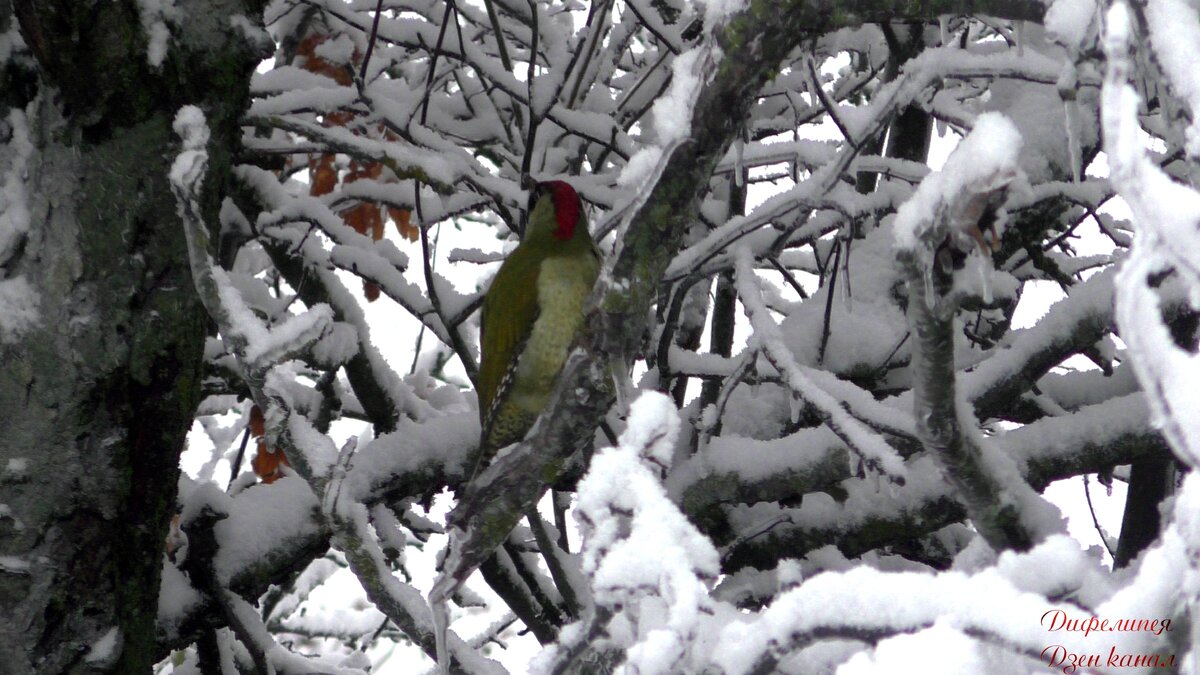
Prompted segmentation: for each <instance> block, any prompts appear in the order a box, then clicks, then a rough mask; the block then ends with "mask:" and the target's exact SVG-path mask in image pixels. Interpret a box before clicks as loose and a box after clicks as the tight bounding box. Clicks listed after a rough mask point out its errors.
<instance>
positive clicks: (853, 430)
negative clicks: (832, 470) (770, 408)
mask: <svg viewBox="0 0 1200 675" xmlns="http://www.w3.org/2000/svg"><path fill="white" fill-rule="evenodd" d="M734 255H735V259H736V276H735V279H736V281H737V287H738V296H739V297H740V299H741V301H742V306H743V307H744V308H745V309H746V314H747V317H748V318H749V319H750V324H751V327H752V329H753V330H754V332H753V334H752V335H751V338H750V346H751V348H754V347H758V348H761V349H762V350H763V352H764V355H766V356H767V358H768V359H769V360H771V361H772V363H773V365H775V367H776V368H777V369H778V370H779V371H780V375H781V376H782V377H783V379H784V381H785V382H786V383H787V384H788V386H789V387H791V388H792V390H793V392H794V394H795V396H796V397H798V398H800V399H801V400H803V401H804V402H805V403H808V404H810V405H812V406H814V407H815V408H816V409H817V410H818V411H819V412H820V415H821V416H822V419H823V420H824V421H825V423H826V424H827V425H829V427H830V429H832V430H833V431H834V433H836V434H838V436H839V437H840V438H842V439H843V440H845V441H846V443H847V444H848V445H849V446H850V447H851V449H853V450H854V452H856V453H858V454H859V455H860V456H862V457H863V459H865V460H866V461H868V462H870V463H872V464H873V465H875V467H876V468H878V469H879V470H881V471H883V472H884V473H886V474H888V475H889V476H892V477H894V478H903V477H904V476H905V474H906V471H905V468H904V463H903V461H902V460H901V459H900V456H899V455H897V454H896V451H895V450H894V449H893V448H892V447H891V446H890V445H888V443H887V441H885V440H884V439H883V438H882V437H881V436H879V435H878V434H877V433H875V432H874V431H872V430H871V429H870V428H868V427H867V426H866V425H864V424H863V423H862V422H860V421H859V420H858V419H856V418H854V417H853V416H851V415H850V414H849V413H848V412H847V411H846V409H845V408H843V407H842V406H841V405H840V402H839V401H838V400H837V399H836V398H835V397H834V396H833V395H831V394H830V393H829V391H828V390H827V389H826V388H824V387H822V386H821V384H820V383H818V382H816V381H815V380H814V376H817V377H819V376H818V375H817V373H816V372H815V371H813V370H812V369H808V368H804V367H802V366H800V365H799V364H798V363H796V362H795V360H794V359H793V358H792V357H791V352H789V351H788V349H787V347H786V346H785V345H784V342H783V336H782V334H781V333H780V330H779V326H778V325H777V324H776V323H775V320H774V319H772V318H771V317H770V314H769V311H768V310H767V308H766V306H765V305H763V303H762V298H761V294H760V292H759V291H758V289H757V288H756V287H755V284H756V283H757V282H756V281H755V280H754V279H755V278H754V272H753V269H752V266H751V263H752V260H751V255H750V252H749V250H748V249H747V248H746V247H744V246H739V247H737V249H736V250H735V253H734ZM823 375H827V374H823ZM820 379H834V378H832V377H829V378H820Z"/></svg>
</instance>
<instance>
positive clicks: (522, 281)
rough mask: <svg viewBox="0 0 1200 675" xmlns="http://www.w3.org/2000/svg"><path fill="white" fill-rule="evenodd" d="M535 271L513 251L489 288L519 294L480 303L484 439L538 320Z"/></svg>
mask: <svg viewBox="0 0 1200 675" xmlns="http://www.w3.org/2000/svg"><path fill="white" fill-rule="evenodd" d="M538 270H539V266H538V264H537V260H536V258H534V257H533V256H527V255H523V251H522V250H521V249H517V250H515V251H513V253H512V254H511V255H510V256H509V257H508V258H507V259H506V260H505V261H504V263H503V264H502V265H501V266H500V270H499V271H498V272H496V278H495V279H494V280H493V281H492V288H510V289H519V292H516V293H506V294H504V295H503V296H497V295H496V294H495V293H489V294H488V295H487V296H486V297H485V298H484V301H483V310H482V314H481V317H480V328H479V343H480V347H481V350H482V354H481V357H480V364H479V382H478V393H479V415H480V420H481V421H482V423H483V434H484V436H485V437H486V436H487V432H488V428H489V426H490V423H491V418H492V413H494V411H495V408H496V405H497V404H498V403H499V402H500V401H501V400H503V398H504V390H505V388H506V386H507V384H508V382H510V381H511V379H512V377H513V375H514V371H515V367H516V363H517V357H518V356H519V355H520V353H521V350H522V349H523V348H524V345H525V342H526V341H527V340H528V339H529V333H530V331H531V330H532V329H533V323H534V321H536V320H537V316H538V304H537V278H538Z"/></svg>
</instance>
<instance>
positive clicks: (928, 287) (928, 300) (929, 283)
mask: <svg viewBox="0 0 1200 675" xmlns="http://www.w3.org/2000/svg"><path fill="white" fill-rule="evenodd" d="M936 264H937V263H936V262H935V261H934V260H930V261H929V264H928V265H925V270H924V272H925V306H926V307H928V308H929V311H931V312H937V304H938V302H937V290H936V289H934V287H933V266H934V265H936Z"/></svg>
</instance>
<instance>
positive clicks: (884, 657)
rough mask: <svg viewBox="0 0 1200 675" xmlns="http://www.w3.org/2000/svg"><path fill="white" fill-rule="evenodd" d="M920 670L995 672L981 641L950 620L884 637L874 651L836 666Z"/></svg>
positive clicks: (863, 673)
mask: <svg viewBox="0 0 1200 675" xmlns="http://www.w3.org/2000/svg"><path fill="white" fill-rule="evenodd" d="M917 670H919V671H920V672H922V673H925V674H927V675H971V674H973V673H987V672H993V670H992V668H990V667H989V665H988V663H987V661H986V660H985V659H984V658H982V655H981V654H980V650H979V647H978V643H977V642H976V641H975V640H973V639H971V638H969V637H967V636H966V635H965V634H963V633H962V632H961V631H958V630H955V629H954V628H952V627H951V626H950V625H949V623H948V622H945V621H936V622H934V624H933V626H931V627H930V628H927V629H925V630H922V631H918V632H916V633H913V634H912V635H897V636H896V637H890V638H887V639H886V640H883V641H881V642H880V643H879V644H878V645H876V646H875V649H874V650H873V652H871V653H868V652H859V653H857V654H855V655H854V656H853V657H851V659H850V660H849V661H847V662H846V663H845V664H844V665H842V666H841V667H840V668H838V669H837V675H871V674H873V673H880V674H882V673H903V672H912V671H917Z"/></svg>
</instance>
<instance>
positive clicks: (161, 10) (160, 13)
mask: <svg viewBox="0 0 1200 675" xmlns="http://www.w3.org/2000/svg"><path fill="white" fill-rule="evenodd" d="M137 6H138V16H139V17H140V18H141V21H142V30H144V31H145V32H146V40H147V43H148V44H147V45H146V62H147V63H149V64H150V65H151V66H153V67H155V68H160V67H161V66H162V64H163V60H164V59H166V57H167V43H168V42H169V41H170V40H171V29H170V28H168V27H167V24H168V23H173V24H176V25H179V24H181V23H182V22H183V20H184V18H185V17H184V14H183V12H182V11H181V10H180V9H179V8H178V7H176V6H175V0H137Z"/></svg>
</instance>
